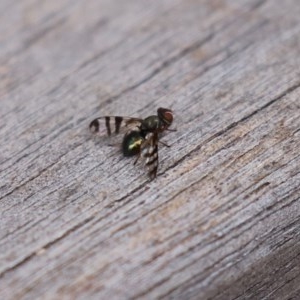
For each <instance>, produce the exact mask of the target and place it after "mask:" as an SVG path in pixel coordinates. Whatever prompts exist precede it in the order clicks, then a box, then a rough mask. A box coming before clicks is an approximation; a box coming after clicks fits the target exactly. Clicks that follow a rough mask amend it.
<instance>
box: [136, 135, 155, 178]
mask: <svg viewBox="0 0 300 300" xmlns="http://www.w3.org/2000/svg"><path fill="white" fill-rule="evenodd" d="M140 157H141V158H142V159H144V160H145V166H146V167H147V170H148V174H149V177H150V179H151V180H152V179H154V178H155V177H156V173H157V168H158V133H157V132H149V133H147V135H146V137H145V141H144V142H143V143H142V145H141V153H140Z"/></svg>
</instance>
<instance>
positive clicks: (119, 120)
mask: <svg viewBox="0 0 300 300" xmlns="http://www.w3.org/2000/svg"><path fill="white" fill-rule="evenodd" d="M141 122H142V119H139V118H130V117H120V116H103V117H99V118H97V119H95V120H93V121H92V122H91V123H90V130H91V131H92V132H93V133H97V134H99V135H104V134H105V133H107V135H108V136H110V135H111V134H112V133H115V134H118V133H120V132H124V131H127V130H130V129H134V128H139V126H140V125H141Z"/></svg>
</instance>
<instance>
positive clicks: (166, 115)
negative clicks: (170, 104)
mask: <svg viewBox="0 0 300 300" xmlns="http://www.w3.org/2000/svg"><path fill="white" fill-rule="evenodd" d="M157 115H158V117H159V118H160V119H161V120H162V121H163V122H164V123H165V124H166V125H168V126H170V125H171V124H172V122H173V112H172V111H171V110H170V109H167V108H162V107H160V108H159V109H158V110H157Z"/></svg>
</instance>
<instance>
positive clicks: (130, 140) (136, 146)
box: [122, 131, 144, 156]
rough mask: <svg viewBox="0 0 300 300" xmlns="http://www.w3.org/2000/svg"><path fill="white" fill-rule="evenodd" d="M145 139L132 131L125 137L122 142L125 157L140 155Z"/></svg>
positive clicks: (139, 133) (137, 132)
mask: <svg viewBox="0 0 300 300" xmlns="http://www.w3.org/2000/svg"><path fill="white" fill-rule="evenodd" d="M143 141H144V137H143V136H142V135H141V132H139V131H131V132H129V133H128V134H126V135H125V136H124V139H123V142H122V152H123V155H124V156H133V155H136V154H138V153H140V149H141V144H142V142H143Z"/></svg>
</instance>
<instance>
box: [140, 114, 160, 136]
mask: <svg viewBox="0 0 300 300" xmlns="http://www.w3.org/2000/svg"><path fill="white" fill-rule="evenodd" d="M162 126H163V124H162V122H161V120H160V119H159V118H158V116H154V115H153V116H149V117H147V118H146V119H144V120H143V122H142V124H141V130H142V131H148V132H149V131H150V132H153V131H155V130H159V129H160V128H161V127H162Z"/></svg>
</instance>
